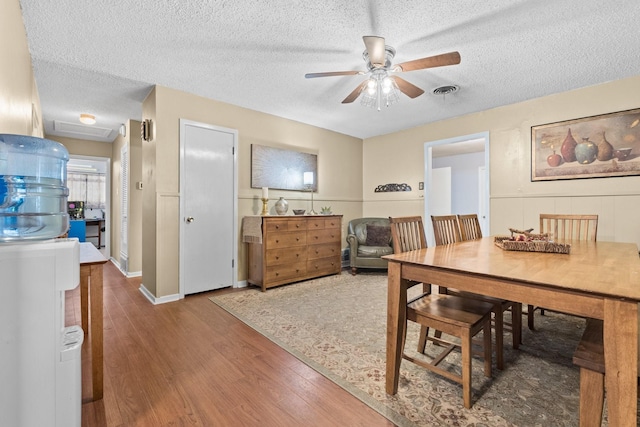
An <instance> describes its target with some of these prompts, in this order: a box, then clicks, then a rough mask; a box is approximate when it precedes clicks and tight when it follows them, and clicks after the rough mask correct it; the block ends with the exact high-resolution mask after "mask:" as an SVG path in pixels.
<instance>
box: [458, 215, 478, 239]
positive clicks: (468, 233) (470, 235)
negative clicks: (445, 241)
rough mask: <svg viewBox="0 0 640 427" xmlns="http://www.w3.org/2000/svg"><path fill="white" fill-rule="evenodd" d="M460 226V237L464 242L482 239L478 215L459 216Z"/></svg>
mask: <svg viewBox="0 0 640 427" xmlns="http://www.w3.org/2000/svg"><path fill="white" fill-rule="evenodd" d="M457 217H458V225H460V236H461V237H462V240H463V241H464V240H475V239H481V238H482V230H481V229H480V221H479V220H478V215H477V214H468V215H457Z"/></svg>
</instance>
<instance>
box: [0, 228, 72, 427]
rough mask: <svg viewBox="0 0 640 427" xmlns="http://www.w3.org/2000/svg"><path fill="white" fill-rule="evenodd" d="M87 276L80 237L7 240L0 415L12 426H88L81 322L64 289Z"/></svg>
mask: <svg viewBox="0 0 640 427" xmlns="http://www.w3.org/2000/svg"><path fill="white" fill-rule="evenodd" d="M79 283H80V245H79V243H78V241H77V239H52V240H45V241H40V242H35V241H30V242H16V243H0V414H2V416H1V418H2V422H1V423H2V425H3V426H11V427H32V426H33V427H43V426H55V427H73V426H78V427H80V425H81V408H82V382H81V368H80V362H81V355H80V347H81V346H82V341H83V340H84V333H83V331H82V328H81V327H79V326H71V327H66V328H65V326H64V325H65V311H64V306H65V304H64V302H65V291H66V290H70V289H74V288H76V287H77V286H78V284H79Z"/></svg>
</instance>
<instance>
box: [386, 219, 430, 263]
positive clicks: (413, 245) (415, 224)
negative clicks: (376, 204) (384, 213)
mask: <svg viewBox="0 0 640 427" xmlns="http://www.w3.org/2000/svg"><path fill="white" fill-rule="evenodd" d="M389 223H390V225H391V242H392V246H393V252H394V253H396V254H399V253H402V252H409V251H415V250H418V249H422V248H426V247H427V239H426V238H425V235H424V225H423V224H422V217H419V216H406V217H397V218H391V217H389Z"/></svg>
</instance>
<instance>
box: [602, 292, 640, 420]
mask: <svg viewBox="0 0 640 427" xmlns="http://www.w3.org/2000/svg"><path fill="white" fill-rule="evenodd" d="M603 337H604V361H605V372H606V374H605V384H606V390H607V405H608V411H609V424H610V425H612V426H621V427H623V426H630V427H631V426H633V427H635V426H636V419H637V409H638V408H637V407H638V400H637V399H638V389H637V377H638V304H637V303H635V302H629V301H617V300H607V299H605V301H604V331H603Z"/></svg>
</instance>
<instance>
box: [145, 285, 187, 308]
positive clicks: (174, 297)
mask: <svg viewBox="0 0 640 427" xmlns="http://www.w3.org/2000/svg"><path fill="white" fill-rule="evenodd" d="M139 289H140V292H142V295H144V296H145V298H147V299H148V300H149V301H150V302H151V304H153V305H158V304H165V303H167V302H173V301H178V300H179V299H180V295H179V294H173V295H167V296H164V297H160V298H156V296H155V295H153V294H152V293H151V292H149V290H148V289H147V288H145V287H144V285H143V284H142V283H141V284H140V288H139Z"/></svg>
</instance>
